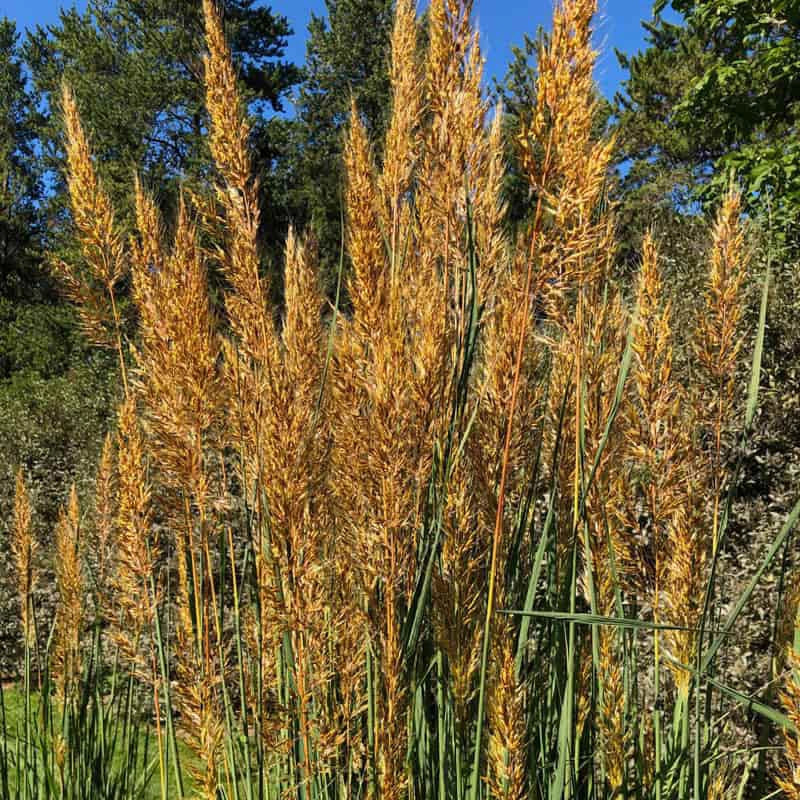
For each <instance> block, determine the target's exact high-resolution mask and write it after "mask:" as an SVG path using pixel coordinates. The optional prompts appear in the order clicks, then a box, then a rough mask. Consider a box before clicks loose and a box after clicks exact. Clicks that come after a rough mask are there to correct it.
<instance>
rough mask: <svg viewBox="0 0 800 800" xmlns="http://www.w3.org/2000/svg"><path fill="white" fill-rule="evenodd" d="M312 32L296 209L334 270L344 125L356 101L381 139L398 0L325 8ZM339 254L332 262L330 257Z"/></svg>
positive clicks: (336, 2)
mask: <svg viewBox="0 0 800 800" xmlns="http://www.w3.org/2000/svg"><path fill="white" fill-rule="evenodd" d="M325 5H326V9H327V16H326V17H325V16H317V15H315V14H314V15H312V17H311V22H310V23H309V26H308V31H309V37H308V43H307V46H306V67H305V80H304V81H303V84H302V87H301V89H300V92H299V97H298V103H297V115H298V122H299V125H298V129H297V131H296V135H297V137H298V140H299V141H298V146H297V148H296V153H295V154H296V157H297V159H298V162H297V170H296V179H297V182H298V189H297V195H298V199H297V205H300V206H302V207H303V208H304V210H305V220H304V221H307V222H310V224H311V225H312V226H313V228H314V230H315V232H316V234H317V236H318V238H319V241H320V253H322V254H324V256H325V257H326V258H327V259H328V265H327V266H328V267H329V268H333V266H334V264H333V262H334V261H337V260H338V259H337V258H336V254H338V252H339V249H340V239H341V198H342V181H343V168H342V148H343V138H344V125H345V123H346V122H347V119H348V116H349V113H350V103H351V99H355V101H356V105H357V107H358V110H359V113H360V114H361V115H362V117H363V119H364V122H365V124H366V127H367V131H368V133H369V135H370V138H371V139H372V140H373V141H378V140H380V139H381V136H382V133H383V129H384V125H385V122H386V118H387V111H388V106H389V75H388V51H389V40H390V36H391V30H392V10H393V3H392V0H326V2H325ZM331 254H333V255H331Z"/></svg>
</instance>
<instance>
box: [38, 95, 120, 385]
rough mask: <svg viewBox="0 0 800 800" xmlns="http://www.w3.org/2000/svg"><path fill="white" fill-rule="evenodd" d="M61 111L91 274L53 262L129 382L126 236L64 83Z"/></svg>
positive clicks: (92, 332) (73, 201)
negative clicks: (123, 289)
mask: <svg viewBox="0 0 800 800" xmlns="http://www.w3.org/2000/svg"><path fill="white" fill-rule="evenodd" d="M61 109H62V114H63V120H64V128H65V134H66V143H65V145H66V151H67V188H68V191H69V198H70V207H71V210H72V217H73V220H74V223H75V228H76V231H77V235H78V240H79V242H80V245H81V252H82V255H83V261H84V263H85V267H86V274H84V273H83V272H82V271H80V270H78V269H76V268H75V267H74V266H73V265H71V264H67V263H66V262H63V261H56V262H54V263H53V269H54V271H55V273H56V275H57V276H58V277H59V279H60V280H61V282H62V284H63V286H64V289H65V291H66V294H67V296H68V297H69V298H70V299H71V300H72V301H73V302H74V303H75V304H76V306H77V308H78V312H79V314H80V319H81V323H82V326H83V328H84V332H85V333H86V335H87V337H88V338H89V339H90V341H92V342H93V343H95V344H97V345H98V346H103V347H106V346H107V347H116V348H117V350H118V355H119V359H120V368H121V370H122V377H123V381H126V374H125V359H124V353H123V343H122V318H121V315H120V311H119V308H118V306H117V284H118V283H119V281H120V279H121V278H122V277H123V275H124V274H125V271H126V269H127V265H126V258H125V250H124V246H123V239H122V237H121V236H120V234H119V232H118V231H117V227H116V222H115V219H114V209H113V206H112V204H111V199H110V197H109V196H108V193H107V192H106V191H105V190H104V188H103V186H102V184H101V182H100V178H99V177H98V175H97V172H96V170H95V167H94V163H93V161H92V155H91V151H90V148H89V140H88V137H87V136H86V133H85V131H84V129H83V126H82V124H81V119H80V115H79V113H78V106H77V102H76V100H75V95H74V93H73V91H72V89H71V88H70V87H69V85H68V84H67V83H66V82H65V83H63V84H62V87H61Z"/></svg>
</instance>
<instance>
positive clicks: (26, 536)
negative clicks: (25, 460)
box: [11, 468, 37, 647]
mask: <svg viewBox="0 0 800 800" xmlns="http://www.w3.org/2000/svg"><path fill="white" fill-rule="evenodd" d="M36 550H37V545H36V539H35V538H34V535H33V522H32V512H31V499H30V495H29V494H28V489H27V487H26V486H25V477H24V475H23V472H22V468H20V469H19V470H18V471H17V478H16V482H15V486H14V527H13V535H12V537H11V554H12V555H13V557H14V565H15V567H16V572H17V595H18V597H19V605H20V614H21V622H22V634H23V636H24V637H25V644H26V646H28V647H30V646H32V645H33V639H34V635H35V627H34V621H33V590H34V588H35V586H36V570H35V566H34V559H35V557H36Z"/></svg>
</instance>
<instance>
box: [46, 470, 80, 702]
mask: <svg viewBox="0 0 800 800" xmlns="http://www.w3.org/2000/svg"><path fill="white" fill-rule="evenodd" d="M55 544H56V554H55V555H56V586H57V588H58V599H59V603H58V611H57V621H56V636H55V642H54V645H53V657H54V665H53V666H54V670H55V674H56V676H57V678H59V679H60V680H59V681H58V682H59V685H60V689H64V688H65V687H67V686H69V685H70V684H71V683H72V681H74V680H77V678H78V677H79V676H80V672H81V635H82V633H83V620H84V613H83V600H84V597H83V588H84V586H83V572H82V568H81V557H80V513H79V509H78V492H77V490H76V489H75V485H74V484H73V485H72V488H71V490H70V494H69V501H68V502H67V506H66V508H64V509H62V511H61V514H60V516H59V519H58V522H57V524H56V531H55Z"/></svg>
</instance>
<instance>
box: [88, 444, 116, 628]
mask: <svg viewBox="0 0 800 800" xmlns="http://www.w3.org/2000/svg"><path fill="white" fill-rule="evenodd" d="M116 483H117V481H116V464H115V456H114V438H113V436H112V434H111V433H109V434H107V435H106V438H105V441H104V442H103V452H102V454H101V456H100V465H99V467H98V470H97V481H96V483H95V520H94V540H93V544H94V550H95V553H94V557H95V560H96V561H95V564H96V573H95V576H94V578H95V581H94V582H95V592H96V598H95V599H96V603H97V611H98V613H99V614H100V615H107V614H108V613H109V611H110V608H111V603H112V601H111V597H110V590H111V586H110V579H111V575H112V572H113V564H114V551H115V546H116V502H117V485H116Z"/></svg>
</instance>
